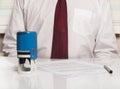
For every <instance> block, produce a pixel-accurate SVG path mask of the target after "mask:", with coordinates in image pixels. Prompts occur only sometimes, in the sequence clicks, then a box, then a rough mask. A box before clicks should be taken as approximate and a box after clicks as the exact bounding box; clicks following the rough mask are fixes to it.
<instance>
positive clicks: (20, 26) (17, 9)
mask: <svg viewBox="0 0 120 89" xmlns="http://www.w3.org/2000/svg"><path fill="white" fill-rule="evenodd" d="M23 1H24V0H15V1H14V6H13V10H12V15H11V19H10V22H9V26H8V29H7V31H6V33H5V37H4V40H3V45H4V46H3V51H4V52H5V53H7V54H8V56H16V54H17V51H16V33H17V32H18V31H25V26H24V19H23Z"/></svg>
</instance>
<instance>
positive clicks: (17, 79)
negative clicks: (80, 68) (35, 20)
mask: <svg viewBox="0 0 120 89" xmlns="http://www.w3.org/2000/svg"><path fill="white" fill-rule="evenodd" d="M17 60H18V59H17V58H9V57H0V89H120V60H119V59H113V60H112V59H110V60H109V62H108V61H106V60H105V61H102V60H100V59H98V60H96V61H95V60H94V61H92V60H91V61H88V62H89V63H90V62H92V63H93V62H94V63H95V64H100V65H102V64H103V65H104V64H107V65H109V66H110V67H111V68H112V69H113V71H114V73H113V74H112V75H111V74H109V73H107V72H106V71H105V72H101V74H97V73H95V71H94V73H93V74H85V75H84V74H83V75H79V76H72V77H68V76H63V75H60V74H54V73H53V72H48V71H43V70H42V69H41V70H40V68H39V69H38V71H37V72H36V73H35V74H32V75H29V74H26V75H20V74H18V73H17V66H18V64H17ZM77 61H79V60H77ZM47 62H48V61H47ZM49 62H50V61H49ZM53 62H55V61H53ZM42 63H43V64H44V63H46V62H45V61H41V59H39V61H38V66H39V65H41V64H42ZM58 63H59V62H58ZM39 67H40V66H39Z"/></svg>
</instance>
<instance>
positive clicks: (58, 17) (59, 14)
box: [51, 0, 68, 59]
mask: <svg viewBox="0 0 120 89" xmlns="http://www.w3.org/2000/svg"><path fill="white" fill-rule="evenodd" d="M67 25H68V23H67V3H66V0H58V2H57V5H56V10H55V19H54V31H53V43H52V53H51V58H57V59H67V58H68V26H67Z"/></svg>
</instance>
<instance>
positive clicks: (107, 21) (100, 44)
mask: <svg viewBox="0 0 120 89" xmlns="http://www.w3.org/2000/svg"><path fill="white" fill-rule="evenodd" d="M99 2H100V3H99V5H100V6H99V17H100V19H99V23H98V29H99V31H98V34H97V36H96V45H95V49H94V56H95V57H96V58H101V57H118V55H117V54H118V52H117V50H118V48H117V42H116V38H115V33H114V31H113V27H112V17H111V10H110V3H109V0H99Z"/></svg>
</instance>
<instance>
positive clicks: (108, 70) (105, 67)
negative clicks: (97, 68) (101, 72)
mask: <svg viewBox="0 0 120 89" xmlns="http://www.w3.org/2000/svg"><path fill="white" fill-rule="evenodd" d="M104 69H105V70H107V72H108V73H110V74H112V73H113V71H112V70H111V69H110V68H109V67H108V66H106V65H104Z"/></svg>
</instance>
